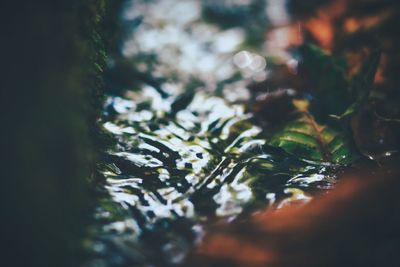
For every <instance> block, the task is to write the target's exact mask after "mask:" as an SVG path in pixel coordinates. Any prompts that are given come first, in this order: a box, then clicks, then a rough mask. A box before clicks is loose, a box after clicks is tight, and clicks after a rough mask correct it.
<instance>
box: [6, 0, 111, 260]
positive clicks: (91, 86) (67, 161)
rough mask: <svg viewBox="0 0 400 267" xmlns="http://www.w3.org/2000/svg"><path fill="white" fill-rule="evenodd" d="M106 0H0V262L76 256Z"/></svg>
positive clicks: (85, 207) (91, 154)
mask: <svg viewBox="0 0 400 267" xmlns="http://www.w3.org/2000/svg"><path fill="white" fill-rule="evenodd" d="M4 2H6V3H4ZM110 2H112V1H106V0H68V1H66V0H65V1H63V0H51V1H50V0H49V1H3V3H2V4H0V10H1V11H0V13H1V20H2V21H1V26H0V27H1V28H2V31H1V35H2V39H1V45H0V46H1V47H2V48H1V54H2V57H1V65H2V67H1V70H2V71H1V73H2V75H1V76H2V78H1V91H0V92H1V97H0V103H1V104H0V111H1V112H0V114H1V115H0V116H1V138H0V143H1V146H0V147H1V151H2V154H3V156H2V160H1V162H2V164H1V165H2V168H1V170H2V174H1V178H2V184H1V187H0V188H1V194H0V195H1V198H2V200H1V206H2V208H1V211H2V214H1V221H2V224H1V232H2V233H1V236H2V241H3V242H2V243H3V246H2V247H3V249H2V251H1V255H3V256H2V259H1V261H2V263H1V265H3V264H4V266H24V267H36V266H38V267H39V266H40V267H46V266H49V267H50V266H51V267H54V266H57V267H63V266H65V267H67V266H68V267H70V266H77V265H78V262H79V256H78V254H79V246H80V243H81V237H82V234H83V232H84V231H85V223H86V222H87V220H88V218H89V216H90V201H91V200H90V198H89V197H88V195H89V194H88V192H89V188H88V184H89V182H88V180H89V179H90V176H91V175H92V170H93V166H94V159H95V157H96V152H95V151H96V146H97V145H98V144H95V143H94V141H93V140H99V139H98V138H95V137H96V135H97V130H96V121H97V118H98V116H99V112H100V107H101V101H102V90H103V88H102V87H103V83H102V78H101V72H102V68H103V67H104V65H105V59H106V58H105V48H104V43H103V40H102V32H99V29H100V28H102V30H103V31H104V28H103V27H104V24H101V19H102V17H104V14H105V13H104V12H105V11H106V10H107V6H108V5H110ZM116 2H119V1H115V2H114V3H113V5H114V4H115V3H116ZM115 19H117V18H115Z"/></svg>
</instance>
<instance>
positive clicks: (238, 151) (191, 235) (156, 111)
mask: <svg viewBox="0 0 400 267" xmlns="http://www.w3.org/2000/svg"><path fill="white" fill-rule="evenodd" d="M221 2H224V3H225V5H222V4H221V3H220V4H216V3H214V2H209V1H204V2H200V1H189V0H187V1H170V0H168V1H166V0H164V1H132V2H131V3H130V5H128V6H127V8H126V10H125V13H124V19H125V21H126V22H127V23H128V24H129V22H132V21H135V23H137V21H140V23H139V26H135V27H134V29H133V30H132V32H131V36H130V37H129V38H128V39H127V41H126V42H125V43H124V44H123V47H122V52H123V55H124V57H125V58H126V59H129V60H130V62H131V63H132V64H133V65H134V66H135V68H136V69H137V70H139V71H140V72H143V73H148V74H150V75H151V76H152V77H159V78H163V79H164V82H163V83H161V86H160V87H161V88H155V87H154V86H152V85H151V84H145V85H143V86H141V87H140V88H131V89H133V90H131V91H128V93H126V95H125V96H124V98H121V97H117V96H109V97H108V99H107V101H106V103H105V107H104V114H105V115H104V121H103V126H104V129H105V130H106V131H108V132H109V133H110V134H111V135H112V136H113V137H114V138H115V140H116V145H115V146H114V147H112V148H110V149H109V151H107V153H106V156H105V159H104V162H103V163H101V164H100V166H99V168H100V169H101V171H102V173H103V174H104V175H105V177H106V178H107V184H106V186H105V189H106V194H105V195H104V197H103V198H102V199H101V200H100V205H99V207H98V209H97V212H96V220H97V222H98V223H97V224H96V226H95V227H94V229H93V231H94V234H93V235H94V238H93V241H92V242H91V244H90V246H91V247H92V252H93V260H92V261H90V263H88V266H99V267H100V266H169V265H177V264H180V263H182V262H183V261H184V258H185V255H186V254H187V253H188V252H189V251H190V248H191V247H192V245H193V244H194V243H195V242H199V241H201V236H202V235H203V234H204V231H205V230H206V228H207V225H209V224H212V223H214V222H216V221H218V220H226V221H232V220H235V219H236V220H241V219H245V218H246V216H247V215H248V214H250V213H252V212H254V211H257V210H259V209H261V208H265V207H266V206H268V205H271V206H274V207H276V208H280V207H282V206H284V205H288V204H289V203H291V202H296V203H297V202H307V201H309V200H310V198H311V195H312V193H313V192H315V191H318V190H324V189H327V188H329V187H330V186H331V184H332V183H333V182H334V179H333V177H332V175H331V174H332V173H333V170H334V169H335V166H330V165H326V166H324V165H321V164H318V165H314V164H313V163H310V162H305V161H302V160H299V159H297V158H294V157H292V156H290V155H288V154H286V153H285V152H283V151H282V150H280V149H276V148H273V147H270V146H268V145H266V144H265V141H264V138H263V136H264V133H263V130H262V129H261V128H260V127H258V126H256V125H255V123H254V121H253V116H252V114H251V113H248V112H247V111H246V108H245V105H244V103H245V101H246V100H248V98H249V93H248V91H247V89H246V84H248V83H249V81H254V80H255V81H259V80H262V79H265V78H267V71H266V69H267V68H268V62H267V60H266V57H265V54H263V52H262V51H263V50H262V48H263V47H265V44H264V43H260V44H259V45H258V47H257V46H254V43H253V44H252V46H250V45H249V44H248V43H247V40H248V38H247V30H248V29H246V28H244V27H238V26H235V27H233V28H224V27H222V28H219V27H217V26H216V25H215V24H210V23H207V22H206V21H205V20H204V19H203V18H202V10H203V11H204V8H210V5H211V6H213V5H217V7H215V6H214V8H219V9H220V10H219V11H218V12H222V13H223V12H228V13H230V14H231V13H232V14H234V15H235V16H243V17H244V18H246V20H247V21H250V18H249V17H251V16H249V14H248V12H250V11H251V8H250V6H251V5H253V4H254V3H255V2H263V1H250V0H247V1H233V0H232V1H221ZM274 3H275V4H276V7H275V9H276V10H280V11H279V12H283V11H282V6H281V3H282V1H268V5H274ZM224 8H225V9H226V10H225V11H224V10H223V9H224ZM272 10H274V9H272ZM235 12H236V13H235ZM246 12H247V13H246ZM276 12H278V11H276ZM203 13H204V12H203ZM262 14H264V16H266V12H265V10H263V11H262ZM255 19H257V20H259V18H255ZM257 20H255V21H257ZM265 20H266V18H264V19H262V21H265ZM274 20H275V21H274ZM286 20H287V18H284V17H282V18H275V19H272V21H273V22H275V23H278V24H279V23H280V24H282V23H286ZM263 27H266V25H264V26H263ZM132 79H135V77H134V76H132Z"/></svg>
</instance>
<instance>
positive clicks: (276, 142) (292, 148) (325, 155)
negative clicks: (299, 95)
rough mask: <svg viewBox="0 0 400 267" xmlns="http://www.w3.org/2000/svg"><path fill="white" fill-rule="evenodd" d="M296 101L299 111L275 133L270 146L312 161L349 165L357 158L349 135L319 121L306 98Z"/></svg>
mask: <svg viewBox="0 0 400 267" xmlns="http://www.w3.org/2000/svg"><path fill="white" fill-rule="evenodd" d="M295 102H297V103H295V106H297V108H298V110H297V112H296V113H295V114H294V115H293V118H292V120H290V121H289V122H287V123H286V124H285V125H284V127H283V128H282V129H280V130H279V131H278V132H277V133H275V134H274V135H273V136H272V138H271V139H270V140H269V142H268V143H269V144H270V145H272V146H276V147H280V148H282V149H284V150H285V151H286V152H288V153H290V154H293V155H296V156H298V157H301V158H304V159H308V160H313V161H323V162H331V163H338V164H349V163H351V162H353V161H354V160H356V159H357V158H358V153H357V152H356V150H355V149H354V147H353V145H352V140H351V136H350V135H349V134H346V132H345V131H344V130H342V129H340V128H338V127H333V126H330V125H321V124H319V123H317V122H316V120H315V119H314V117H313V116H312V115H311V114H310V113H309V112H308V105H307V102H306V101H305V100H302V101H299V100H297V101H295Z"/></svg>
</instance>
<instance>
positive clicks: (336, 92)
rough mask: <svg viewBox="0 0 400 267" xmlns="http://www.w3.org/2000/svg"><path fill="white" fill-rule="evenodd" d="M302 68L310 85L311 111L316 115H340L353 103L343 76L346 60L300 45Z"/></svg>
mask: <svg viewBox="0 0 400 267" xmlns="http://www.w3.org/2000/svg"><path fill="white" fill-rule="evenodd" d="M300 53H301V55H302V65H301V66H302V68H303V70H304V72H305V73H306V74H307V76H308V78H309V81H310V83H311V84H310V85H311V94H312V100H311V107H310V109H311V112H312V113H313V114H314V115H315V116H317V117H318V118H327V117H328V116H329V115H335V116H339V115H340V114H342V113H343V112H345V110H346V109H347V108H348V107H349V106H350V105H351V103H352V102H353V98H352V95H351V94H350V92H349V86H350V84H349V81H348V80H347V78H346V74H345V70H346V62H345V61H344V60H342V59H341V58H338V57H334V56H331V55H328V54H327V53H326V52H324V51H323V50H322V49H321V48H319V47H317V46H314V45H304V46H302V47H301V48H300Z"/></svg>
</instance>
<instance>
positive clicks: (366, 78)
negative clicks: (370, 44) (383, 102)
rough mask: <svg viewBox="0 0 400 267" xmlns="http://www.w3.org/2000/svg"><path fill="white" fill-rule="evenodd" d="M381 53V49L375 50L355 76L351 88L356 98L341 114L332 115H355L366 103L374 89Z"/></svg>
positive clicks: (339, 117)
mask: <svg viewBox="0 0 400 267" xmlns="http://www.w3.org/2000/svg"><path fill="white" fill-rule="evenodd" d="M380 54H381V52H380V51H379V50H376V51H373V52H372V53H371V55H370V56H369V57H368V59H367V60H366V61H365V63H364V64H363V67H362V68H361V70H360V71H359V73H357V74H356V75H355V76H354V77H353V79H352V81H351V85H350V89H351V93H352V94H353V95H356V100H355V101H354V102H353V103H352V104H351V105H350V106H349V107H348V108H347V109H346V110H345V111H344V112H343V113H342V114H341V115H339V116H335V115H333V114H332V115H331V117H334V118H337V119H344V118H346V117H348V116H351V115H353V114H354V113H355V112H357V111H358V110H360V109H361V108H362V106H364V105H365V103H366V102H367V101H368V99H369V95H370V92H371V90H372V86H373V83H374V79H375V74H376V71H377V69H378V64H379V59H380Z"/></svg>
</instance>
